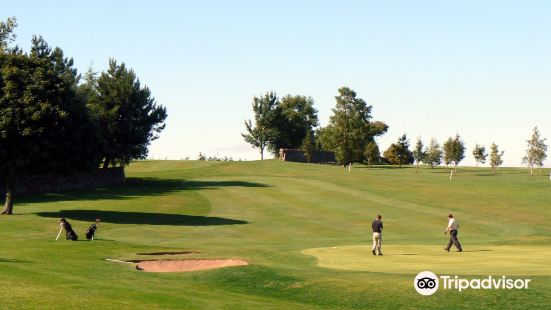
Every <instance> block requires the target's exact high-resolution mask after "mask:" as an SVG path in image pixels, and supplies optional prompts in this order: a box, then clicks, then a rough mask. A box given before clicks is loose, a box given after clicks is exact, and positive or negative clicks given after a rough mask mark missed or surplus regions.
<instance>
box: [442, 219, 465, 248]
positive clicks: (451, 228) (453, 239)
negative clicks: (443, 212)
mask: <svg viewBox="0 0 551 310" xmlns="http://www.w3.org/2000/svg"><path fill="white" fill-rule="evenodd" d="M458 229H459V224H458V223H457V221H456V220H455V219H454V218H453V215H452V214H450V215H448V228H446V231H444V234H447V233H448V232H449V233H450V242H449V243H448V245H447V246H446V247H445V248H444V250H446V251H448V252H449V251H450V248H451V247H452V244H453V245H455V247H456V248H457V251H458V252H463V249H461V244H460V243H459V240H458V239H457V233H458Z"/></svg>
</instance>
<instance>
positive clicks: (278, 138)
mask: <svg viewBox="0 0 551 310" xmlns="http://www.w3.org/2000/svg"><path fill="white" fill-rule="evenodd" d="M335 101H336V103H335V107H334V108H333V109H332V112H333V115H332V116H330V118H329V123H328V125H327V126H325V127H318V128H316V126H318V125H319V122H318V116H317V110H316V109H315V108H314V101H313V99H312V98H311V97H306V96H301V95H287V96H285V97H283V98H281V99H280V98H279V97H278V96H277V95H276V94H275V93H274V92H268V93H266V94H265V95H263V96H260V97H254V98H253V105H252V107H253V113H254V123H253V121H252V120H250V119H249V120H246V121H245V129H246V132H245V133H243V134H242V136H243V138H244V139H245V141H246V142H248V143H249V144H251V145H252V146H253V147H255V148H258V149H259V150H260V155H261V159H264V152H265V150H268V151H269V152H271V153H272V154H273V155H274V156H276V157H278V155H279V149H280V148H290V149H302V150H303V151H304V153H305V155H306V157H307V158H308V160H309V158H310V157H311V154H312V153H313V152H315V151H319V150H323V151H333V152H334V153H335V157H336V160H337V163H338V164H344V165H347V164H351V163H366V164H367V165H368V166H369V167H370V168H371V167H372V166H373V165H377V164H393V165H398V166H399V167H401V166H402V165H412V164H416V169H417V168H418V166H419V164H420V163H423V164H426V165H428V166H430V167H431V168H434V167H435V166H439V165H442V164H444V165H445V167H446V170H447V169H448V167H449V166H451V167H452V171H451V172H452V174H455V173H456V171H457V165H458V164H459V163H460V162H461V161H462V160H463V159H464V158H465V152H466V147H465V143H464V142H463V141H462V140H461V137H460V136H459V134H456V135H455V137H449V138H448V139H447V140H446V141H445V142H444V144H443V145H442V146H441V145H440V144H439V143H438V141H437V140H436V139H435V138H432V139H431V140H430V142H429V144H428V145H427V146H426V147H425V145H424V144H423V142H422V141H421V139H420V138H417V141H416V144H415V146H414V148H413V150H410V143H409V140H408V138H407V136H406V134H403V135H402V136H400V137H399V138H398V141H397V142H396V143H392V144H391V145H390V146H389V147H388V148H387V149H386V150H385V151H384V152H383V154H382V156H381V153H380V150H379V146H378V145H377V142H376V141H375V138H376V137H378V136H381V135H383V134H385V133H386V132H387V131H388V125H387V124H385V123H384V122H382V121H373V120H372V115H371V114H372V109H373V107H372V106H370V105H367V103H366V101H365V100H363V99H362V98H359V97H358V96H357V94H356V92H354V91H353V90H352V89H350V88H348V87H342V88H340V89H339V90H338V95H337V96H336V97H335ZM545 141H546V139H544V138H541V137H540V133H539V131H538V128H537V127H535V128H534V129H533V132H532V136H531V138H530V139H529V140H527V149H526V156H525V157H524V158H523V159H522V161H523V163H524V164H526V165H528V166H529V167H530V173H531V174H533V168H534V167H540V168H541V167H542V166H543V162H544V160H545V159H546V157H547V155H546V152H547V145H546V143H545ZM472 154H473V157H474V159H475V161H476V163H477V165H478V164H479V163H481V164H484V163H485V162H486V161H487V159H488V156H489V164H490V166H491V168H492V171H493V173H496V169H497V167H499V166H501V165H502V164H503V156H504V154H505V152H504V151H500V150H499V147H498V145H497V144H495V143H493V142H492V144H491V146H490V153H489V154H487V151H486V148H485V147H484V146H483V145H479V144H476V145H475V147H474V149H473V151H472Z"/></svg>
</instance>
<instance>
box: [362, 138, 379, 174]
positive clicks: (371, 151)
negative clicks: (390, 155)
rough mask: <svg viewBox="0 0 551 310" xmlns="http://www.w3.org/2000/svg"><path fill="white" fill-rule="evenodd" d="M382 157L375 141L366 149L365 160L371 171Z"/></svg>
mask: <svg viewBox="0 0 551 310" xmlns="http://www.w3.org/2000/svg"><path fill="white" fill-rule="evenodd" d="M380 156H381V152H380V151H379V146H378V145H377V143H376V142H375V141H370V142H369V143H368V144H367V146H366V148H365V158H366V160H367V164H368V166H369V169H371V167H372V166H373V165H374V164H377V163H379V157H380Z"/></svg>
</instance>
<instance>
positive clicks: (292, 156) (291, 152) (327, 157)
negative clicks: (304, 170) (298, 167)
mask: <svg viewBox="0 0 551 310" xmlns="http://www.w3.org/2000/svg"><path fill="white" fill-rule="evenodd" d="M279 159H281V160H283V161H292V162H297V163H307V162H308V158H307V157H306V154H305V153H304V151H303V150H298V149H279ZM336 162H337V160H336V158H335V152H330V151H315V152H314V153H313V154H312V157H311V158H310V163H316V164H334V163H336Z"/></svg>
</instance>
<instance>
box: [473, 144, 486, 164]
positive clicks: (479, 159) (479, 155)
mask: <svg viewBox="0 0 551 310" xmlns="http://www.w3.org/2000/svg"><path fill="white" fill-rule="evenodd" d="M473 156H474V160H475V161H476V165H477V166H478V164H479V163H480V164H484V163H485V162H486V158H487V157H488V153H486V148H485V147H484V146H483V145H478V144H476V145H475V146H474V149H473Z"/></svg>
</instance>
